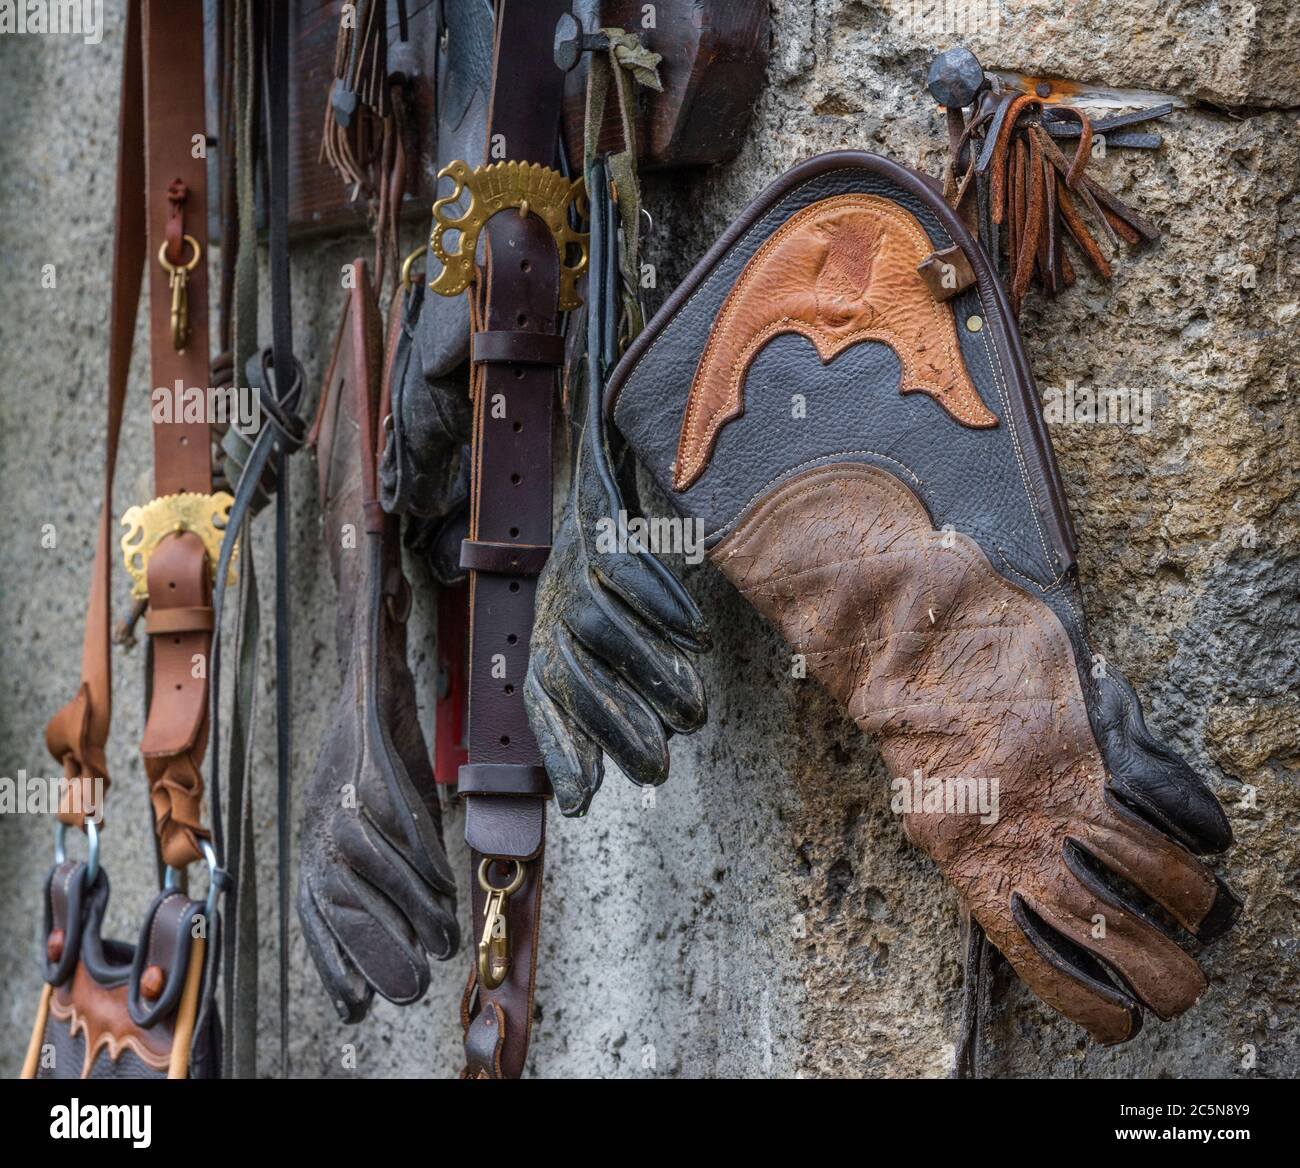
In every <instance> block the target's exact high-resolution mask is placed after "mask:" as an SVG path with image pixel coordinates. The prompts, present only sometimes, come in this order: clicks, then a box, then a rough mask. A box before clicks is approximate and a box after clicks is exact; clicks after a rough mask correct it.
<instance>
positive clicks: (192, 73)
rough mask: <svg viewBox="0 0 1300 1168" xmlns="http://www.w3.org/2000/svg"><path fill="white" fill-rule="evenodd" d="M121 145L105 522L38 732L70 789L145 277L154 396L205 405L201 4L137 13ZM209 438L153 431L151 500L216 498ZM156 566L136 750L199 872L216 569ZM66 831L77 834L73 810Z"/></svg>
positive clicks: (93, 655) (101, 605)
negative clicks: (71, 691) (82, 625)
mask: <svg viewBox="0 0 1300 1168" xmlns="http://www.w3.org/2000/svg"><path fill="white" fill-rule="evenodd" d="M119 133H120V141H119V152H118V187H117V223H116V229H115V234H114V261H113V303H112V307H111V310H110V321H111V330H112V332H111V340H110V352H109V406H108V433H107V439H106V447H107V458H106V470H105V491H104V511H103V513H102V515H101V527H100V541H99V547H98V550H97V552H96V559H95V571H94V580H93V584H92V589H91V598H90V603H89V605H88V610H87V617H86V637H85V647H84V649H83V657H82V684H81V687H80V689H79V691H78V695H77V697H76V698H75V699H74V700H73V702H72V703H71V704H70V705H69V706H67V707H65V708H64V709H63V710H62V711H60V712H59V714H57V715H56V716H55V717H54V719H53V720H52V721H51V722H50V725H49V727H48V728H47V730H46V742H47V745H48V746H49V748H50V750H51V752H52V753H53V754H54V755H55V757H56V758H59V759H60V760H61V761H63V763H64V771H65V774H66V775H68V777H77V776H80V775H86V774H89V775H91V776H93V775H95V774H100V775H102V774H103V770H104V753H103V751H104V744H105V743H106V742H107V738H108V730H109V722H110V718H111V701H110V693H109V691H110V677H111V672H110V670H111V666H110V661H109V625H110V613H111V601H112V596H111V572H110V565H111V563H112V558H113V547H112V542H113V541H112V532H113V529H114V527H115V524H114V523H113V517H112V515H111V512H110V510H109V509H110V508H111V505H112V484H113V473H114V469H115V463H116V457H117V442H118V433H119V430H120V427H121V418H122V413H123V408H124V404H125V399H126V382H127V377H128V371H129V366H130V354H131V343H132V337H133V333H134V326H135V313H136V306H137V304H138V302H139V294H140V275H141V270H142V269H144V270H145V271H147V272H148V273H149V275H148V279H149V305H150V307H149V341H150V344H149V352H150V368H151V374H152V376H151V383H152V384H151V386H150V388H151V389H154V390H155V392H156V391H158V390H161V391H162V392H165V393H168V394H173V393H176V392H177V390H192V389H194V388H198V389H200V390H202V389H204V388H205V387H206V386H207V383H208V380H209V376H208V312H207V250H208V247H207V199H206V184H207V161H206V157H207V150H206V134H205V122H204V88H203V0H130V3H129V4H128V9H127V39H126V45H125V49H124V54H123V85H122V113H121V121H120V127H119ZM140 398H141V401H140V405H139V407H138V408H139V409H149V408H150V406H151V405H152V403H153V395H152V394H141V395H140ZM176 400H177V399H175V398H174V399H173V404H175V402H176ZM150 412H151V413H152V414H153V416H154V417H155V418H161V417H173V416H177V415H180V416H181V417H183V416H184V414H183V411H180V410H166V411H163V410H150ZM210 433H211V432H210V427H209V424H208V420H207V419H206V418H201V419H200V420H198V421H190V422H186V421H183V420H178V421H155V423H154V426H153V439H154V486H155V491H156V492H157V495H158V496H159V497H162V496H166V495H174V494H177V493H179V492H193V493H197V494H200V495H209V494H210V493H211V491H212V451H211V446H210ZM150 557H151V558H150V559H149V560H148V565H147V572H146V582H147V587H148V590H149V615H148V617H147V619H146V627H147V628H148V630H149V633H150V635H151V636H152V638H153V641H152V648H153V653H152V658H153V666H152V687H151V693H152V699H151V703H150V708H149V715H148V718H147V720H146V724H145V733H144V738H143V740H142V741H141V744H140V747H141V753H142V754H143V755H144V758H145V771H146V774H147V775H148V777H149V784H150V800H151V802H152V804H153V809H154V818H155V823H156V827H157V830H158V834H159V837H160V839H161V844H162V853H163V859H164V861H165V862H166V863H167V864H168V865H170V866H172V867H184V866H185V865H186V864H189V863H191V862H193V861H195V860H197V859H199V858H200V855H201V853H200V849H199V841H200V840H202V839H205V838H206V837H207V834H208V833H207V831H206V830H205V829H204V828H203V827H202V825H201V823H200V819H199V804H200V800H201V797H202V793H203V780H202V774H201V767H202V762H203V754H204V750H205V748H206V745H207V659H208V651H209V648H210V645H211V639H212V633H211V624H212V622H211V618H210V616H208V617H204V616H203V615H202V614H203V613H204V612H205V611H210V609H211V603H212V581H211V568H210V565H209V563H208V555H207V549H206V546H205V544H204V541H203V539H202V538H201V537H200V536H199V535H198V534H196V533H194V532H192V531H188V530H185V531H178V532H175V533H174V534H170V535H166V536H164V537H163V538H162V539H161V541H160V542H158V544H157V545H156V547H154V548H153V549H152V550H151V553H150ZM104 777H105V778H106V777H107V776H104ZM61 818H62V819H64V821H65V822H70V823H78V824H80V823H81V822H83V817H82V816H81V815H80V814H79V813H77V812H76V811H75V809H74V810H71V811H69V813H68V814H65V815H62V816H61Z"/></svg>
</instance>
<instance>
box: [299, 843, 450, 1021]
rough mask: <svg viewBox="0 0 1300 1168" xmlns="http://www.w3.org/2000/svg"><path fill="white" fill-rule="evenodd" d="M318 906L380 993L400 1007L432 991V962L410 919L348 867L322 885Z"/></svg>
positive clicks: (345, 949) (340, 942)
mask: <svg viewBox="0 0 1300 1168" xmlns="http://www.w3.org/2000/svg"><path fill="white" fill-rule="evenodd" d="M317 903H318V905H319V906H320V910H321V914H322V916H324V918H325V920H326V923H327V924H328V926H329V929H330V931H331V933H332V934H333V936H334V939H335V940H336V941H337V942H338V945H339V947H340V948H341V949H342V951H343V952H344V954H346V956H347V958H348V960H349V961H350V962H351V963H352V965H353V966H354V967H355V968H356V970H357V972H358V973H359V974H360V976H361V977H362V978H363V979H364V980H365V981H366V983H367V984H368V985H369V986H371V987H372V988H373V990H374V991H375V993H377V994H380V995H381V996H382V997H385V998H387V999H388V1000H389V1001H390V1002H394V1003H396V1004H397V1005H399V1006H400V1005H407V1004H409V1003H411V1002H417V1001H419V1000H420V998H422V997H423V996H424V993H425V991H426V990H427V989H428V988H429V963H428V961H427V960H426V959H425V956H424V951H423V949H422V948H421V944H420V941H419V939H418V938H417V937H416V935H415V931H414V929H412V927H411V923H410V921H409V920H408V919H407V917H406V916H404V915H403V914H402V913H400V912H398V910H397V909H396V908H395V907H394V905H393V903H392V902H391V901H390V900H389V899H388V898H387V897H386V896H384V895H383V894H381V893H380V892H379V891H377V890H376V889H375V887H374V886H373V885H372V884H371V883H370V882H369V881H368V880H367V879H366V878H365V877H363V876H361V875H359V874H358V873H357V872H355V871H353V870H352V869H351V868H349V867H348V865H347V864H337V865H334V866H333V867H332V868H330V869H329V871H328V872H326V873H325V874H324V879H323V880H321V881H320V882H319V884H318V886H317Z"/></svg>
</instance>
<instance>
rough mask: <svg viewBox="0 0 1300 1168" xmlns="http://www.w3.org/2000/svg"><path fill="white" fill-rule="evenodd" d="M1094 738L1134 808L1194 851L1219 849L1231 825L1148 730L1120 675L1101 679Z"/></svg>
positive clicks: (1228, 840)
mask: <svg viewBox="0 0 1300 1168" xmlns="http://www.w3.org/2000/svg"><path fill="white" fill-rule="evenodd" d="M1099 688H1100V700H1099V702H1098V707H1099V708H1098V712H1097V721H1098V723H1099V726H1098V731H1099V733H1098V739H1099V741H1100V744H1101V748H1102V753H1103V755H1104V756H1105V758H1106V766H1107V769H1108V770H1109V771H1110V787H1111V789H1112V790H1113V791H1114V792H1115V794H1116V795H1117V796H1118V797H1119V798H1120V799H1122V800H1123V801H1124V802H1125V803H1126V804H1127V805H1128V806H1129V807H1130V808H1131V809H1132V810H1133V811H1135V812H1136V813H1137V814H1139V815H1141V816H1142V817H1143V818H1144V819H1146V820H1147V821H1148V822H1150V823H1151V824H1152V825H1153V826H1154V827H1157V828H1159V829H1160V830H1161V831H1163V832H1165V833H1166V834H1167V835H1170V836H1172V837H1173V838H1174V839H1176V840H1178V841H1179V842H1180V843H1182V844H1183V845H1185V846H1186V847H1188V848H1190V849H1191V850H1192V851H1194V852H1196V853H1197V854H1204V853H1206V852H1222V851H1224V850H1226V849H1227V848H1228V847H1229V846H1230V845H1231V844H1232V828H1231V826H1229V824H1228V819H1227V816H1226V815H1224V813H1223V808H1222V806H1221V805H1220V804H1219V801H1218V799H1216V798H1215V796H1214V793H1213V792H1212V791H1211V790H1210V789H1209V787H1208V786H1207V785H1206V784H1205V782H1204V781H1203V780H1202V779H1201V778H1200V776H1199V775H1197V774H1196V773H1195V772H1194V771H1193V770H1192V769H1191V767H1189V766H1188V765H1187V763H1186V762H1185V761H1184V760H1183V759H1182V758H1181V757H1180V756H1179V755H1178V754H1177V753H1175V752H1174V751H1173V750H1171V749H1169V747H1167V746H1165V745H1164V744H1163V743H1161V742H1158V741H1156V739H1155V738H1154V737H1152V735H1151V732H1150V731H1149V730H1148V729H1147V725H1146V721H1145V719H1144V718H1143V716H1142V706H1141V703H1140V702H1139V701H1138V698H1137V694H1135V693H1134V692H1133V687H1132V686H1131V685H1129V683H1128V682H1127V681H1126V680H1125V679H1124V678H1123V677H1121V676H1120V675H1119V674H1116V673H1111V674H1108V675H1107V676H1106V677H1105V678H1103V679H1102V680H1101V682H1100V686H1099Z"/></svg>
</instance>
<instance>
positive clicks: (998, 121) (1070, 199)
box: [931, 50, 1172, 316]
mask: <svg viewBox="0 0 1300 1168" xmlns="http://www.w3.org/2000/svg"><path fill="white" fill-rule="evenodd" d="M962 52H964V50H953V54H952V55H954V56H955V54H957V53H962ZM946 56H947V54H946ZM971 60H973V58H971ZM963 64H964V62H963ZM936 68H938V66H936ZM931 76H932V84H931V91H932V92H936V90H938V93H943V92H947V93H948V94H950V95H951V94H956V93H959V92H960V89H959V86H958V83H957V81H955V80H954V79H953V78H952V77H951V76H949V75H947V74H945V75H943V76H941V77H940V80H939V82H938V83H937V85H936V83H935V82H934V80H933V79H934V77H935V76H936V74H935V73H934V72H932V74H931ZM945 85H946V87H947V89H946V90H945V89H944V88H943V87H944V86H945ZM971 88H974V87H973V86H972V87H971ZM938 93H936V96H938ZM966 96H967V97H968V98H969V99H970V100H969V104H968V110H969V112H967V110H966V109H963V108H962V105H961V104H958V101H959V100H960V99H957V100H954V99H953V98H952V96H949V98H948V100H949V101H950V102H951V104H948V105H946V109H947V115H948V139H949V153H950V158H949V161H948V165H947V168H946V170H945V174H944V194H945V197H946V198H947V200H948V202H949V204H950V205H951V206H952V207H953V208H954V209H955V210H956V211H958V213H959V214H961V215H962V217H963V218H964V219H965V221H966V222H967V223H968V224H969V225H970V227H971V228H972V229H973V230H974V231H975V233H976V234H977V235H978V236H979V237H980V239H981V241H982V242H983V244H984V246H985V248H986V249H987V250H988V252H989V254H990V255H991V256H993V257H994V258H995V259H997V260H998V261H999V262H1000V263H1001V265H1002V273H1003V277H1004V279H1005V281H1006V285H1007V291H1008V295H1009V297H1010V300H1011V307H1012V310H1013V311H1014V312H1015V314H1016V315H1017V316H1019V315H1020V311H1021V309H1022V307H1023V306H1024V301H1025V296H1026V295H1027V293H1028V291H1029V289H1030V287H1032V286H1037V287H1038V288H1039V289H1040V290H1041V291H1042V292H1043V293H1044V295H1046V296H1057V295H1059V294H1060V293H1061V292H1062V291H1063V290H1064V289H1066V288H1069V287H1070V286H1071V285H1073V284H1074V282H1075V269H1074V265H1073V264H1072V263H1071V261H1070V257H1069V254H1068V252H1067V250H1066V248H1065V240H1066V239H1067V238H1068V239H1070V240H1071V241H1072V242H1073V245H1074V246H1075V247H1077V248H1078V250H1079V252H1080V253H1081V254H1082V255H1083V257H1084V259H1085V260H1086V261H1087V262H1088V264H1089V265H1090V266H1091V267H1092V268H1093V270H1094V271H1096V272H1097V274H1098V275H1100V276H1101V277H1102V278H1103V279H1107V280H1108V279H1110V277H1111V273H1112V270H1113V268H1112V264H1113V262H1114V259H1115V256H1116V255H1117V254H1118V252H1119V250H1120V244H1121V242H1122V243H1124V244H1127V245H1129V246H1131V247H1132V246H1138V245H1140V244H1142V243H1149V242H1152V241H1154V240H1156V239H1158V238H1159V237H1160V233H1159V232H1158V231H1157V230H1156V229H1155V228H1154V227H1153V226H1152V225H1151V224H1150V223H1148V222H1147V221H1146V220H1145V219H1143V218H1142V216H1140V215H1139V214H1138V213H1137V212H1136V211H1134V210H1133V208H1131V207H1130V206H1128V205H1127V204H1126V203H1124V202H1123V201H1122V200H1121V199H1119V198H1118V197H1117V196H1116V195H1115V194H1113V193H1112V192H1111V191H1108V190H1106V188H1105V187H1103V186H1102V185H1101V184H1100V183H1098V182H1097V181H1096V180H1095V179H1093V178H1091V177H1090V176H1089V175H1088V174H1087V173H1086V171H1087V167H1088V164H1089V162H1090V161H1091V160H1092V158H1093V143H1094V140H1095V137H1096V135H1098V134H1109V133H1110V132H1112V131H1120V130H1122V129H1125V128H1127V127H1131V126H1133V125H1137V124H1139V123H1141V122H1145V121H1150V120H1152V119H1155V118H1159V117H1163V116H1165V115H1166V114H1167V113H1169V112H1170V110H1171V108H1172V107H1171V106H1168V105H1164V106H1159V107H1155V108H1151V109H1148V110H1143V111H1139V112H1136V113H1130V114H1124V115H1121V116H1119V117H1113V118H1108V119H1105V120H1103V121H1100V122H1096V123H1094V122H1093V121H1092V120H1091V119H1090V118H1089V117H1088V115H1087V114H1086V113H1084V112H1083V111H1082V110H1080V109H1076V108H1074V107H1071V106H1065V105H1056V104H1051V103H1050V102H1047V101H1044V100H1043V99H1041V98H1039V97H1037V96H1035V95H1034V94H1029V93H1019V92H1015V91H1013V90H1008V89H1004V88H1003V86H1002V84H1001V81H1000V80H999V78H997V77H996V76H991V75H985V80H984V82H983V84H982V85H980V87H979V88H978V90H977V92H975V93H974V94H973V96H972V95H971V94H970V92H969V90H967V93H966ZM941 100H942V98H941ZM1117 137H1118V138H1119V139H1120V140H1118V141H1112V142H1111V145H1115V146H1134V147H1138V148H1146V149H1149V148H1153V147H1154V146H1157V145H1159V142H1160V139H1159V135H1135V134H1132V133H1127V132H1126V133H1124V134H1122V135H1117ZM1071 139H1074V140H1076V145H1075V148H1074V151H1073V157H1069V156H1067V154H1066V153H1065V151H1063V150H1062V149H1061V147H1060V146H1058V145H1057V142H1058V140H1060V141H1069V140H1071ZM1099 236H1104V237H1105V238H1106V239H1107V240H1108V241H1109V244H1110V254H1107V251H1106V250H1105V249H1104V248H1103V246H1102V244H1101V242H1100V241H1099Z"/></svg>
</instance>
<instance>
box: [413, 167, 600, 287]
mask: <svg viewBox="0 0 1300 1168" xmlns="http://www.w3.org/2000/svg"><path fill="white" fill-rule="evenodd" d="M438 177H439V178H450V179H451V180H452V181H453V182H454V183H455V184H456V189H455V190H454V191H452V193H451V194H450V195H447V196H446V197H445V198H442V199H439V200H438V201H437V202H436V203H434V204H433V218H434V225H433V232H432V234H431V235H430V236H429V251H430V252H432V253H433V255H434V256H435V257H436V258H437V259H438V261H439V262H440V263H441V264H442V265H443V268H442V271H441V272H439V273H438V275H437V277H436V278H435V279H433V280H431V281H430V282H429V287H430V288H431V289H432V290H433V291H434V292H437V293H438V295H439V296H456V295H459V294H460V293H461V292H464V291H465V289H466V288H468V287H469V286H470V284H472V283H473V282H474V253H475V250H476V248H477V247H478V236H479V232H480V231H481V230H482V229H483V224H485V223H486V222H487V221H488V220H489V219H491V218H492V216H493V215H495V214H496V213H497V212H498V211H504V210H506V209H507V208H508V207H514V208H516V209H517V210H518V211H519V213H520V215H523V216H527V215H528V213H529V212H532V214H534V215H536V216H537V217H538V218H539V219H541V221H542V222H543V223H545V224H546V226H547V227H549V228H550V229H551V235H552V236H554V237H555V246H556V248H557V249H558V250H559V253H560V308H561V309H563V310H565V311H571V310H573V309H575V308H581V307H582V301H581V300H580V299H579V298H578V289H577V284H578V277H579V276H581V275H582V273H583V272H585V271H586V270H587V233H586V232H585V231H574V230H573V228H572V227H570V226H569V209H570V208H571V207H573V208H576V209H577V212H578V215H579V217H580V218H582V219H585V218H586V217H587V187H586V184H585V183H584V182H583V180H582V179H580V178H579V179H576V180H575V181H573V182H570V181H569V180H568V179H567V178H565V177H564V175H562V174H561V173H560V172H559V171H558V170H551V169H550V167H546V166H543V165H542V164H541V163H540V162H533V163H527V162H494V163H493V164H492V165H491V166H480V167H479V168H478V169H477V170H470V168H469V165H468V164H467V163H464V162H461V161H460V160H459V159H458V160H457V161H455V162H449V163H448V164H447V165H446V166H444V167H443V168H442V169H441V170H440V171H438ZM466 189H468V190H469V194H470V200H469V206H468V207H467V208H466V209H465V213H464V214H463V215H461V216H459V217H458V218H457V217H456V216H455V215H454V214H453V213H451V212H449V211H448V210H447V208H448V207H449V206H451V204H453V203H455V202H457V201H458V200H459V199H460V196H461V193H462V192H463V191H465V190H466ZM448 231H457V232H459V233H460V239H459V241H458V243H457V247H456V250H455V251H448V250H447V249H446V248H445V247H444V246H443V242H442V241H443V237H444V236H445V234H446V233H447V232H448ZM570 244H572V245H574V246H576V247H577V248H578V253H579V254H578V260H577V262H576V263H574V264H572V265H570V264H569V263H568V262H567V259H568V251H569V245H570Z"/></svg>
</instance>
